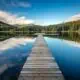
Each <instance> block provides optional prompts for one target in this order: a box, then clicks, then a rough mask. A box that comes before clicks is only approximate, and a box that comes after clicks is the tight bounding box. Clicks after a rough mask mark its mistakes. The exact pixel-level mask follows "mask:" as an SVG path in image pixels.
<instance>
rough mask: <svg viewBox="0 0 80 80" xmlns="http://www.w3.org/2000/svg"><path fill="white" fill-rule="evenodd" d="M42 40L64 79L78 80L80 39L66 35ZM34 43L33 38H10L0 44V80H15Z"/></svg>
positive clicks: (79, 73) (79, 74)
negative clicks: (44, 41)
mask: <svg viewBox="0 0 80 80" xmlns="http://www.w3.org/2000/svg"><path fill="white" fill-rule="evenodd" d="M44 38H45V40H46V42H47V45H48V48H49V49H50V51H51V52H52V56H54V57H55V59H56V61H57V63H58V65H59V67H60V69H61V71H62V73H63V75H64V76H65V79H66V80H80V43H79V40H80V39H78V37H77V38H75V37H72V39H71V37H69V36H68V35H67V36H66V37H64V35H63V36H62V37H59V36H57V37H54V36H53V37H49V36H48V37H44ZM73 38H75V39H73ZM76 39H77V40H76ZM34 42H35V38H10V39H8V40H5V41H1V42H0V45H2V46H1V47H0V75H1V76H0V80H5V79H6V80H17V77H18V75H19V72H20V70H21V69H22V66H23V65H24V63H25V60H26V59H27V57H28V56H29V53H30V51H31V49H32V47H33V43H34ZM16 76H17V77H16Z"/></svg>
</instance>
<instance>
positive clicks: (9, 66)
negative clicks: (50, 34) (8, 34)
mask: <svg viewBox="0 0 80 80" xmlns="http://www.w3.org/2000/svg"><path fill="white" fill-rule="evenodd" d="M1 43H2V44H4V43H5V44H4V45H2V47H3V48H2V47H1V48H0V80H17V77H18V75H19V72H20V70H21V68H22V66H23V64H24V62H25V60H26V58H27V57H28V55H29V53H30V51H31V48H32V45H33V43H34V39H27V40H26V39H24V38H19V39H15V40H14V39H8V40H7V41H5V42H1Z"/></svg>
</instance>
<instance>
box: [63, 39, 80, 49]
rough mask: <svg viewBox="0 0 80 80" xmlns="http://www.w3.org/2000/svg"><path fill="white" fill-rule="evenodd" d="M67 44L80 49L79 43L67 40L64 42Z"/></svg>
mask: <svg viewBox="0 0 80 80" xmlns="http://www.w3.org/2000/svg"><path fill="white" fill-rule="evenodd" d="M64 41H65V42H66V43H67V44H69V45H71V46H74V47H78V48H80V43H78V42H74V41H68V40H64Z"/></svg>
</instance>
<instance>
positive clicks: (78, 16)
mask: <svg viewBox="0 0 80 80" xmlns="http://www.w3.org/2000/svg"><path fill="white" fill-rule="evenodd" d="M77 20H80V14H76V15H74V16H72V17H70V18H68V20H66V22H69V21H77Z"/></svg>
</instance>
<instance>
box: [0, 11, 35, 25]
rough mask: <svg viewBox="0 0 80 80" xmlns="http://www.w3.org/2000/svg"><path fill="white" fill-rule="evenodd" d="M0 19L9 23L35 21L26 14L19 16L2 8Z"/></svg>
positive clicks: (29, 22)
mask: <svg viewBox="0 0 80 80" xmlns="http://www.w3.org/2000/svg"><path fill="white" fill-rule="evenodd" d="M0 21H3V22H5V23H8V24H12V25H14V24H31V23H34V21H33V20H30V19H27V18H26V17H25V16H21V17H19V16H18V15H15V14H11V13H8V12H6V11H1V10H0Z"/></svg>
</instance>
